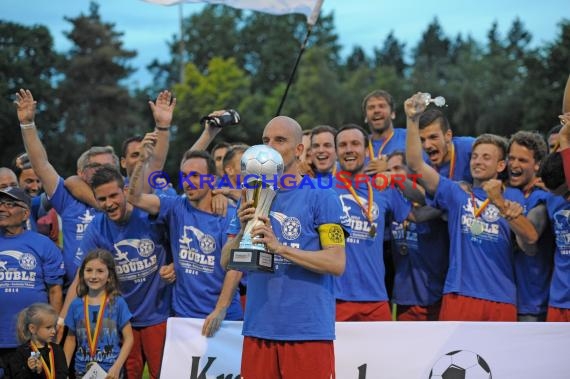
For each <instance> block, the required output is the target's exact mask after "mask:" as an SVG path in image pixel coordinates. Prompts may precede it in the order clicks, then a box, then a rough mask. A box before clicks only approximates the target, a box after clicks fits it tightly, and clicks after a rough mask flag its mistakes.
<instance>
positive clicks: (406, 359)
mask: <svg viewBox="0 0 570 379" xmlns="http://www.w3.org/2000/svg"><path fill="white" fill-rule="evenodd" d="M202 323H203V320H197V319H183V318H170V319H169V320H168V327H167V332H166V346H165V349H164V358H163V361H162V369H161V378H164V379H178V378H184V379H188V378H189V379H210V378H211V379H217V378H223V379H238V378H240V376H239V371H240V361H241V347H242V336H241V324H242V323H241V322H235V321H234V322H231V321H225V322H224V323H223V325H222V328H221V329H220V330H219V331H218V333H217V334H216V336H215V337H213V338H206V337H202V336H201V334H200V332H201V329H202ZM336 332H337V340H336V341H335V356H336V376H337V378H338V379H377V378H383V379H402V378H405V379H416V378H417V379H429V378H441V377H442V376H441V375H442V373H444V372H445V371H446V370H448V372H449V371H461V370H467V372H468V373H469V375H467V378H469V377H470V375H473V376H472V377H475V378H491V377H492V378H495V379H497V378H499V379H513V378H516V379H542V378H548V379H568V378H569V377H570V359H568V356H567V351H568V346H569V344H570V325H569V324H568V323H522V322H521V323H506V322H500V323H499V322H497V323H491V322H485V323H483V322H469V323H468V322H368V323H365V322H358V323H357V322H343V323H337V324H336ZM448 353H453V354H449V355H448ZM430 373H431V374H430ZM479 374H480V375H479ZM430 375H431V376H430ZM477 375H479V376H477Z"/></svg>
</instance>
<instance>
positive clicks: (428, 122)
mask: <svg viewBox="0 0 570 379" xmlns="http://www.w3.org/2000/svg"><path fill="white" fill-rule="evenodd" d="M419 128H420V140H421V141H422V148H423V149H424V151H425V152H426V154H427V156H428V158H429V163H430V164H431V166H432V167H433V168H435V169H436V170H437V172H438V173H439V174H440V175H442V176H445V177H446V178H448V179H451V180H454V181H465V182H468V183H471V182H472V181H473V178H472V177H471V172H470V170H469V160H470V159H471V147H472V146H473V142H474V141H475V138H473V137H454V136H453V132H452V130H451V128H450V126H449V121H448V120H447V118H446V117H445V115H444V114H443V113H442V112H441V111H440V110H439V109H435V108H430V109H427V110H426V111H425V112H424V113H422V115H421V116H420V119H419Z"/></svg>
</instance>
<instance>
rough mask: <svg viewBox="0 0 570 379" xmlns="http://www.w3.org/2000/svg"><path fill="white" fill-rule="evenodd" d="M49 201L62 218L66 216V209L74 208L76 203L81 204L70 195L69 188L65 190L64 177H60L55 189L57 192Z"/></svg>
mask: <svg viewBox="0 0 570 379" xmlns="http://www.w3.org/2000/svg"><path fill="white" fill-rule="evenodd" d="M49 200H50V202H51V204H52V206H53V207H54V208H55V210H56V211H57V213H58V214H59V215H60V216H62V215H64V214H65V210H66V209H68V208H72V207H73V204H74V203H79V201H78V200H77V199H76V198H74V197H73V196H72V195H71V193H69V191H68V190H67V188H65V185H64V181H63V178H62V177H59V181H58V182H57V187H55V191H54V193H53V194H52V196H51V197H50V198H49Z"/></svg>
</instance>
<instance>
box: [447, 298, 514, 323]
mask: <svg viewBox="0 0 570 379" xmlns="http://www.w3.org/2000/svg"><path fill="white" fill-rule="evenodd" d="M439 321H517V307H516V306H515V305H514V304H509V303H499V302H496V301H490V300H484V299H477V298H474V297H469V296H462V295H458V294H455V293H448V294H445V295H443V300H442V302H441V312H440V313H439Z"/></svg>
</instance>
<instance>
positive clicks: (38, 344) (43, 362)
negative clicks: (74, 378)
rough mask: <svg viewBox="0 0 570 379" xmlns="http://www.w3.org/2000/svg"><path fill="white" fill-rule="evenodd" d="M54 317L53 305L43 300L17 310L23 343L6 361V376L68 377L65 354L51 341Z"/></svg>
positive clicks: (54, 330)
mask: <svg viewBox="0 0 570 379" xmlns="http://www.w3.org/2000/svg"><path fill="white" fill-rule="evenodd" d="M57 317H58V315H57V312H56V311H55V309H54V308H53V307H52V306H51V305H49V304H46V303H34V304H32V305H30V306H29V307H27V308H24V309H23V310H22V311H21V312H20V313H19V314H18V339H19V340H20V341H21V342H23V344H22V345H20V346H19V347H18V348H17V349H16V351H15V353H14V355H13V356H12V358H11V359H10V361H9V370H10V373H9V374H8V377H11V378H30V379H32V378H33V379H36V378H37V379H44V378H45V379H66V378H67V374H68V370H67V363H66V362H65V355H64V354H63V350H62V348H61V346H59V345H58V344H56V343H55V342H54V340H55V336H56V328H57Z"/></svg>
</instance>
